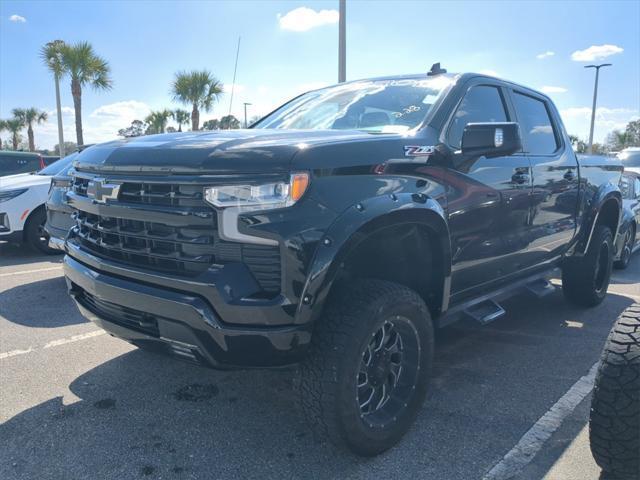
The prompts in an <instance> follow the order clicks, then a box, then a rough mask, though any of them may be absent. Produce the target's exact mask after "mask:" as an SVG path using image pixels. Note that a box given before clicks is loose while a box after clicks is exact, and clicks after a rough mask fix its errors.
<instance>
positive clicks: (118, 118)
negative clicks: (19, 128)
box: [33, 100, 151, 149]
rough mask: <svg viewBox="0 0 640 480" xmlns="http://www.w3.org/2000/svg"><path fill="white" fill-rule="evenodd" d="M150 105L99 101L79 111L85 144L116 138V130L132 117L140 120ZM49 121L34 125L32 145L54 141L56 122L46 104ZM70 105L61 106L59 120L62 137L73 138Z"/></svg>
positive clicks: (73, 130)
mask: <svg viewBox="0 0 640 480" xmlns="http://www.w3.org/2000/svg"><path fill="white" fill-rule="evenodd" d="M150 111H151V108H150V107H149V105H147V104H146V103H144V102H139V101H137V100H128V101H122V102H115V103H110V104H107V105H102V106H100V107H98V108H96V109H95V110H93V111H92V112H91V113H89V114H87V113H86V112H83V117H82V132H83V135H84V141H85V143H87V144H90V143H100V142H106V141H108V140H114V139H116V138H118V130H120V129H121V128H126V127H128V126H129V125H131V122H132V121H133V120H136V119H137V120H144V118H145V117H146V116H147V115H148V114H149V112H150ZM47 113H48V114H49V121H48V122H47V123H45V124H42V125H34V128H33V129H34V133H35V139H36V146H37V147H38V148H49V149H53V146H54V145H56V144H57V143H58V124H57V118H56V117H57V115H56V110H55V108H48V109H47ZM74 118H75V117H74V110H73V108H72V107H69V106H63V107H62V122H63V132H64V139H65V141H71V142H75V141H76V131H75V123H74Z"/></svg>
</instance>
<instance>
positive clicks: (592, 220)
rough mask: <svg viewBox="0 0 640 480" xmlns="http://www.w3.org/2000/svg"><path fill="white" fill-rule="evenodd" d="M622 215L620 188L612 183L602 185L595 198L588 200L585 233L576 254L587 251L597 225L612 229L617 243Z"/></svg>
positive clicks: (584, 220) (583, 225) (584, 225)
mask: <svg viewBox="0 0 640 480" xmlns="http://www.w3.org/2000/svg"><path fill="white" fill-rule="evenodd" d="M621 217H622V194H621V193H620V189H619V188H618V187H617V186H616V185H613V184H610V183H608V184H606V185H603V186H601V187H600V188H599V189H598V191H597V193H596V194H595V195H594V197H593V199H592V200H591V201H590V202H588V208H587V209H586V210H585V214H584V218H583V224H582V227H581V231H582V232H584V233H583V235H582V236H581V238H580V239H579V241H578V243H577V245H576V249H575V254H576V255H578V256H582V255H584V254H585V253H586V252H587V250H588V249H589V245H590V243H591V239H592V237H593V232H594V230H595V228H596V226H597V225H605V226H607V227H609V228H610V229H611V233H612V235H613V243H614V245H615V244H616V242H617V238H618V229H619V227H620V224H621Z"/></svg>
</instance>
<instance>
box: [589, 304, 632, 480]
mask: <svg viewBox="0 0 640 480" xmlns="http://www.w3.org/2000/svg"><path fill="white" fill-rule="evenodd" d="M589 440H590V444H591V452H592V453H593V457H594V458H595V460H596V463H597V464H598V465H599V466H600V468H602V470H604V471H605V472H606V473H607V474H608V477H607V478H611V479H613V478H615V479H620V480H623V479H637V478H640V304H635V305H632V306H631V307H629V308H627V309H626V310H625V311H624V312H623V313H622V315H620V317H619V318H618V320H617V321H616V323H615V324H614V326H613V328H612V329H611V333H610V334H609V338H608V339H607V343H606V344H605V346H604V351H603V352H602V357H601V361H600V366H599V368H598V373H597V375H596V380H595V386H594V390H593V399H592V401H591V415H590V418H589Z"/></svg>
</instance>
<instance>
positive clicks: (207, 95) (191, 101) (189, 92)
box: [171, 70, 222, 131]
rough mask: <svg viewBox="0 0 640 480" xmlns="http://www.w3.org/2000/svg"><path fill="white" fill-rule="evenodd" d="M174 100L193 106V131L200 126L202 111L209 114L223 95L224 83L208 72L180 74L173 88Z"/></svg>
mask: <svg viewBox="0 0 640 480" xmlns="http://www.w3.org/2000/svg"><path fill="white" fill-rule="evenodd" d="M171 90H172V93H173V99H174V100H175V101H178V102H180V103H183V104H185V105H191V107H192V109H191V130H193V131H196V130H198V128H199V126H200V109H203V110H204V111H205V112H209V111H210V110H211V107H213V103H214V102H215V101H216V100H218V99H219V98H220V95H222V83H220V81H219V80H218V79H217V78H216V77H214V76H213V74H212V73H211V72H209V71H207V70H201V71H193V72H178V73H176V78H175V80H174V81H173V85H172V86H171Z"/></svg>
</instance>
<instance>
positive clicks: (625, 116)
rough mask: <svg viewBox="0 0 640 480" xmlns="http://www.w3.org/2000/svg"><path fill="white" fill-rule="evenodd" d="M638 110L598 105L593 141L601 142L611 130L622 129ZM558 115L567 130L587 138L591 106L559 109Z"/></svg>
mask: <svg viewBox="0 0 640 480" xmlns="http://www.w3.org/2000/svg"><path fill="white" fill-rule="evenodd" d="M639 115H640V112H639V111H638V110H634V109H632V108H610V107H598V108H597V109H596V121H595V132H594V142H598V143H601V142H602V141H604V139H605V137H606V136H607V134H608V133H609V132H611V131H612V130H622V129H624V128H625V127H626V125H627V123H629V122H630V121H632V120H636V119H637V118H638V116H639ZM560 116H561V117H562V121H563V122H564V124H565V126H566V128H567V131H568V132H569V133H570V134H573V135H577V136H578V137H580V138H581V139H584V140H586V139H588V138H589V128H590V124H591V107H570V108H565V109H562V110H560Z"/></svg>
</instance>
